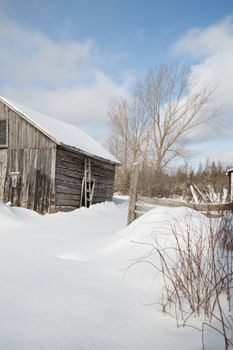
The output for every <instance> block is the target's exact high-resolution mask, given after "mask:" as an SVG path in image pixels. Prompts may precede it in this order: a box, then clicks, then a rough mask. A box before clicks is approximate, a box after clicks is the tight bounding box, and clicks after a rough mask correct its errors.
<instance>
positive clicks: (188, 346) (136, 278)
mask: <svg viewBox="0 0 233 350" xmlns="http://www.w3.org/2000/svg"><path fill="white" fill-rule="evenodd" d="M186 211H187V209H184V208H176V209H174V208H170V209H168V208H164V207H163V208H162V207H160V208H156V209H154V210H152V211H151V212H149V213H147V214H146V215H145V216H143V217H141V218H140V219H138V220H137V221H135V222H134V223H133V224H131V225H130V226H129V227H128V228H126V229H125V228H124V227H125V226H126V217H127V203H125V204H124V200H119V199H118V202H117V204H115V203H103V204H97V205H94V206H92V207H91V208H90V209H80V210H76V211H73V212H70V213H58V214H53V215H46V216H40V215H38V214H36V213H35V212H32V211H29V210H25V209H21V208H11V207H9V206H6V205H0V280H1V288H0V349H1V350H16V349H20V350H29V349H30V350H32V349H40V350H43V349H46V350H52V349H53V350H58V349H59V350H60V349H62V350H77V349H78V350H89V349H95V350H97V349H99V350H115V349H116V350H126V349H127V350H137V349H138V350H152V349H153V350H155V349H158V350H170V349H172V350H174V349H177V350H194V349H195V350H198V349H201V338H200V334H199V333H198V332H197V331H195V330H193V329H191V328H182V329H178V328H177V327H176V323H175V320H174V319H173V318H172V317H170V316H167V315H164V314H162V313H161V311H160V305H159V304H158V297H159V295H160V292H161V281H160V279H159V276H157V274H156V272H155V271H154V269H153V268H150V267H149V266H148V265H147V266H146V265H142V264H139V265H135V266H133V267H132V268H130V269H129V270H128V269H127V268H128V267H129V265H130V264H132V262H134V261H135V259H137V258H138V257H139V256H140V255H141V254H143V253H144V252H145V250H146V249H148V247H146V246H143V245H140V244H136V243H133V241H139V242H144V241H145V242H148V241H149V240H150V239H151V233H152V232H153V233H154V232H160V233H163V234H166V233H168V232H169V224H168V223H169V220H170V218H171V215H173V216H174V217H175V218H176V219H177V220H181V221H182V219H183V218H184V216H185V215H186ZM195 215H198V217H197V218H198V219H199V218H200V216H201V214H195ZM220 344H221V345H220ZM221 346H222V341H221V339H220V337H217V336H216V337H214V338H213V341H211V342H210V343H209V347H206V349H207V350H208V349H211V350H220V349H221Z"/></svg>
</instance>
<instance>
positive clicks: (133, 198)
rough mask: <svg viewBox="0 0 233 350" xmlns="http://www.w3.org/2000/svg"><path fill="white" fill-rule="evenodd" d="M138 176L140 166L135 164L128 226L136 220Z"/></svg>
mask: <svg viewBox="0 0 233 350" xmlns="http://www.w3.org/2000/svg"><path fill="white" fill-rule="evenodd" d="M138 174H139V164H138V163H134V164H133V171H132V179H131V184H130V199H129V211H128V225H129V224H131V222H133V221H134V220H135V218H136V215H135V209H136V201H137V186H138Z"/></svg>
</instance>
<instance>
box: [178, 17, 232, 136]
mask: <svg viewBox="0 0 233 350" xmlns="http://www.w3.org/2000/svg"><path fill="white" fill-rule="evenodd" d="M175 47H176V50H177V51H178V52H180V53H185V54H189V55H190V56H191V57H192V58H193V59H196V60H198V62H199V63H197V64H194V65H193V66H192V67H191V77H190V83H191V84H192V85H193V86H199V85H202V84H203V83H210V84H213V85H214V86H215V87H217V91H216V96H217V97H216V100H215V102H214V103H215V105H216V106H220V107H221V108H222V112H223V116H224V119H225V121H224V125H223V120H222V118H220V120H219V121H216V123H218V132H217V133H216V132H213V131H211V129H209V130H208V128H206V129H205V130H206V132H205V133H202V134H203V137H205V138H211V137H213V136H214V137H216V134H217V137H219V138H225V137H227V136H228V137H231V138H232V137H233V118H232V115H233V98H232V96H233V95H232V92H233V66H232V62H233V17H227V18H225V19H223V20H222V21H220V22H217V23H215V24H214V25H211V26H209V27H207V28H194V29H191V30H190V31H188V32H187V33H186V34H185V35H183V36H182V37H181V38H180V39H179V40H178V42H177V43H176V46H175ZM197 133H198V131H197ZM197 136H198V135H197Z"/></svg>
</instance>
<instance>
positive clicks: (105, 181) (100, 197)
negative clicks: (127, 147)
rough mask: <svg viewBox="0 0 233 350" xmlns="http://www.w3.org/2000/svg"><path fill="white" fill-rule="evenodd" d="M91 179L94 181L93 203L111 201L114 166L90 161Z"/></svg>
mask: <svg viewBox="0 0 233 350" xmlns="http://www.w3.org/2000/svg"><path fill="white" fill-rule="evenodd" d="M91 172H92V177H93V178H94V179H95V191H94V197H93V203H99V202H102V201H107V200H108V201H111V200H112V195H113V187H114V177H115V166H114V165H113V164H110V163H107V162H106V163H105V162H103V161H101V160H97V159H91Z"/></svg>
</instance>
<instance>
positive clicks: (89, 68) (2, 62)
mask: <svg viewBox="0 0 233 350" xmlns="http://www.w3.org/2000/svg"><path fill="white" fill-rule="evenodd" d="M105 59H106V60H107V59H108V58H107V57H105ZM101 60H103V57H102V55H101V53H100V50H99V49H98V47H96V46H95V44H94V41H93V40H92V39H86V40H84V41H82V42H78V41H74V40H70V41H55V40H53V39H52V38H51V37H49V36H48V35H47V34H46V33H43V32H41V31H37V30H32V29H29V28H25V27H23V26H21V25H19V24H16V23H15V22H12V21H10V20H9V19H7V18H5V17H1V18H0V76H1V80H0V94H1V95H3V96H6V97H9V98H12V99H15V100H16V101H18V102H21V103H22V104H23V103H24V104H25V105H28V106H29V107H32V108H35V109H37V110H39V111H42V112H45V113H48V114H50V115H52V116H54V117H57V118H60V119H63V120H67V121H70V122H73V123H76V124H78V123H79V122H82V123H83V122H84V121H85V122H87V123H88V122H89V123H90V122H92V121H95V122H97V121H99V122H101V123H102V126H103V125H104V123H106V120H107V107H108V103H109V102H110V101H111V100H112V99H114V98H118V97H119V96H122V95H125V94H127V91H128V85H129V84H130V82H131V80H130V78H129V79H128V78H127V76H126V77H124V79H123V80H122V83H115V82H114V81H113V80H111V79H110V78H109V77H108V76H107V75H106V74H105V73H104V72H103V70H102V69H101V65H102V62H101ZM110 60H111V57H109V61H110Z"/></svg>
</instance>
